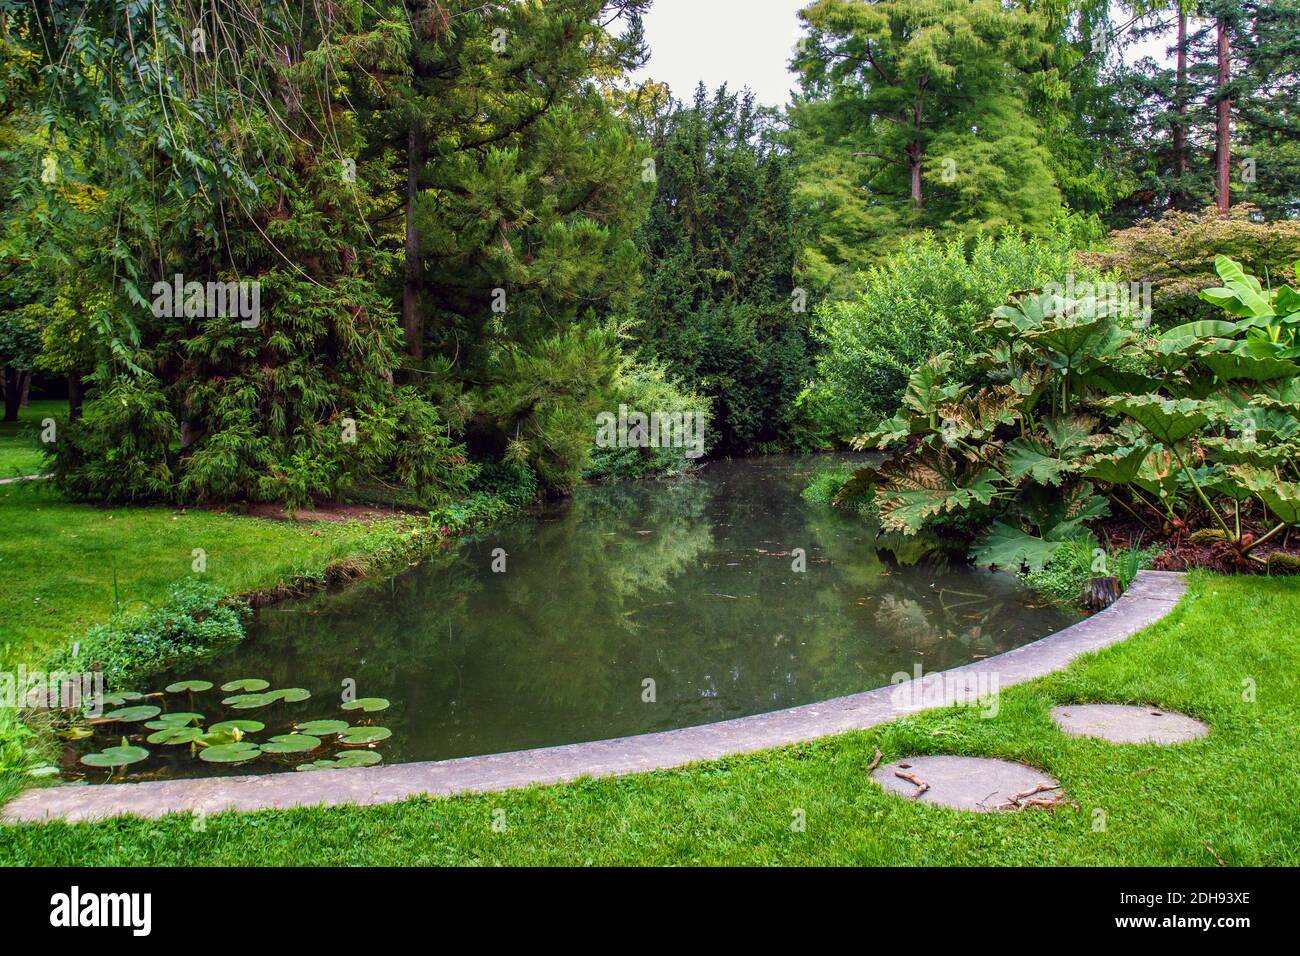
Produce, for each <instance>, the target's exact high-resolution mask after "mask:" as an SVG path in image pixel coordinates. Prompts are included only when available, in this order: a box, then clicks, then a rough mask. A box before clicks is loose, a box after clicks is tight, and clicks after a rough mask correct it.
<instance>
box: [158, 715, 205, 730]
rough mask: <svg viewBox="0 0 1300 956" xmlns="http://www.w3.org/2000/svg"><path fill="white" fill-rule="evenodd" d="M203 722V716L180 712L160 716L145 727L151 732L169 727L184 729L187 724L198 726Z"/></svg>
mask: <svg viewBox="0 0 1300 956" xmlns="http://www.w3.org/2000/svg"><path fill="white" fill-rule="evenodd" d="M202 722H203V715H202V714H195V713H192V712H190V711H182V710H178V711H172V712H170V713H166V714H159V715H158V716H157V717H156V718H155V719H154V720H150V721H148V722H146V723H145V726H146V727H148V728H149V729H150V730H165V729H166V728H168V727H184V726H185V725H187V724H198V723H202Z"/></svg>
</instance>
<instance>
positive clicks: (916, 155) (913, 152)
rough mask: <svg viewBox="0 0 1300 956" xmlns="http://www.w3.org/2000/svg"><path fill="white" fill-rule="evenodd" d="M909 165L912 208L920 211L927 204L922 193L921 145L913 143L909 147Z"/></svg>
mask: <svg viewBox="0 0 1300 956" xmlns="http://www.w3.org/2000/svg"><path fill="white" fill-rule="evenodd" d="M907 165H908V166H909V167H910V169H911V171H912V206H913V208H915V209H917V210H918V211H919V210H920V209H921V207H922V206H923V205H924V204H925V196H924V195H923V194H922V192H921V143H920V142H919V141H917V142H913V143H912V144H911V145H910V146H908V147H907Z"/></svg>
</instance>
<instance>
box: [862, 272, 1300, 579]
mask: <svg viewBox="0 0 1300 956" xmlns="http://www.w3.org/2000/svg"><path fill="white" fill-rule="evenodd" d="M1216 266H1217V270H1218V274H1219V276H1220V279H1221V281H1222V283H1223V285H1222V286H1220V287H1216V288H1212V289H1208V290H1205V291H1204V292H1202V296H1203V297H1204V298H1205V300H1206V301H1207V302H1210V303H1212V304H1214V305H1215V306H1216V307H1218V308H1219V309H1221V310H1224V311H1226V312H1227V316H1226V317H1222V318H1220V319H1217V320H1213V321H1198V322H1193V323H1189V324H1186V325H1181V326H1177V327H1175V328H1173V329H1170V330H1168V331H1165V332H1163V333H1161V334H1159V335H1155V334H1150V333H1149V331H1148V330H1145V329H1140V328H1139V329H1138V330H1135V329H1134V327H1133V322H1132V317H1131V316H1127V315H1124V314H1122V313H1117V312H1116V311H1115V310H1114V309H1113V308H1111V306H1110V304H1109V303H1107V302H1105V301H1101V300H1097V299H1091V298H1089V299H1067V298H1064V297H1062V296H1059V295H1055V294H1044V293H1021V294H1018V295H1016V296H1014V297H1013V299H1012V301H1011V302H1010V303H1009V304H1007V305H1004V306H1001V307H999V308H998V309H995V310H994V312H993V314H992V316H991V318H990V319H989V321H988V322H987V323H986V325H985V328H986V330H987V331H988V333H989V334H990V335H991V336H992V337H993V338H994V339H995V344H994V346H993V347H992V348H991V349H989V350H988V351H987V352H986V353H984V354H983V355H981V356H979V357H977V359H976V360H975V365H976V367H977V368H979V369H981V370H982V373H981V374H979V375H978V376H975V377H972V378H968V379H967V380H965V381H963V380H961V379H959V378H955V377H954V376H952V375H951V371H952V363H951V360H950V358H949V357H948V356H947V355H939V356H936V357H935V358H933V359H931V360H930V361H929V362H928V363H927V364H926V365H925V366H924V367H923V368H922V369H920V370H919V371H918V372H916V373H915V374H914V375H913V376H912V377H911V379H910V380H909V382H908V388H907V392H906V394H905V396H904V398H903V404H902V407H901V408H900V409H899V412H898V414H897V415H895V416H894V417H893V418H891V419H889V420H888V421H887V422H885V423H884V424H883V425H882V426H881V427H880V428H878V429H877V430H875V431H873V432H870V433H867V434H865V435H862V436H861V437H860V438H859V439H858V440H857V444H858V445H859V446H860V447H862V448H874V449H879V450H882V451H886V452H887V453H888V454H887V455H886V456H885V458H884V460H883V461H882V462H880V463H879V464H878V465H873V466H869V467H866V468H863V469H861V470H860V471H859V472H857V473H856V474H855V476H854V478H853V480H852V481H850V482H849V484H848V485H846V488H852V489H853V490H854V491H856V492H860V491H861V490H862V489H863V488H864V487H866V488H869V489H870V491H871V493H872V494H873V496H874V502H875V505H876V508H877V510H878V513H879V516H880V522H881V525H882V527H883V528H884V529H885V530H887V531H893V532H898V533H902V534H916V533H918V532H920V531H922V530H924V529H931V530H940V531H946V532H954V531H955V532H958V533H960V534H962V535H964V536H968V537H973V538H974V541H973V545H972V550H971V556H972V558H973V559H974V560H976V561H978V562H980V563H984V564H990V565H994V566H1000V567H1004V568H1019V567H1022V566H1026V567H1029V568H1040V567H1042V566H1043V565H1044V564H1045V563H1046V562H1047V561H1048V560H1049V559H1050V558H1051V557H1052V556H1053V555H1054V554H1055V552H1056V551H1057V550H1058V549H1059V548H1061V547H1062V546H1064V545H1065V544H1066V543H1067V542H1070V541H1075V540H1079V539H1083V540H1087V541H1091V540H1092V532H1091V531H1090V530H1089V528H1088V522H1089V521H1090V520H1092V519H1097V518H1100V517H1102V516H1104V515H1107V514H1115V513H1119V512H1122V513H1123V514H1124V515H1126V516H1128V517H1129V518H1131V519H1132V521H1133V522H1135V526H1136V527H1138V528H1140V529H1142V530H1144V531H1145V532H1146V533H1148V534H1150V535H1152V536H1155V537H1158V538H1161V539H1165V538H1169V537H1173V538H1175V539H1178V538H1180V537H1182V536H1186V535H1190V537H1191V540H1192V541H1193V542H1194V543H1196V544H1211V545H1213V546H1214V548H1215V549H1216V550H1217V552H1218V555H1219V558H1220V559H1221V560H1222V561H1224V562H1225V563H1228V564H1230V565H1231V566H1239V567H1251V566H1252V565H1259V566H1266V565H1267V564H1268V561H1267V559H1265V558H1263V557H1261V555H1262V554H1264V553H1265V552H1263V551H1260V549H1261V548H1262V547H1263V546H1264V545H1265V544H1267V543H1268V542H1270V541H1271V540H1273V539H1275V538H1276V537H1277V536H1278V535H1280V534H1281V533H1282V532H1285V531H1286V530H1287V529H1288V528H1290V527H1293V526H1294V525H1295V524H1296V523H1297V522H1298V521H1300V482H1297V478H1300V471H1297V465H1296V451H1297V438H1298V437H1300V365H1297V364H1296V362H1295V361H1294V359H1296V358H1300V292H1297V291H1296V289H1295V288H1293V287H1291V286H1279V287H1276V288H1274V289H1271V290H1266V289H1264V288H1263V287H1262V286H1261V285H1260V283H1259V282H1258V280H1256V279H1255V278H1254V277H1252V276H1250V275H1248V274H1247V273H1245V272H1243V271H1242V269H1241V267H1240V265H1239V264H1237V263H1235V262H1233V261H1232V260H1230V259H1228V258H1226V257H1220V258H1219V260H1218V262H1217V263H1216ZM1295 269H1296V273H1295V275H1296V276H1297V278H1300V262H1298V263H1296V265H1295ZM1288 566H1289V565H1288Z"/></svg>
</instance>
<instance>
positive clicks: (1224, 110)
mask: <svg viewBox="0 0 1300 956" xmlns="http://www.w3.org/2000/svg"><path fill="white" fill-rule="evenodd" d="M1215 26H1216V29H1217V31H1218V39H1219V103H1218V119H1219V128H1218V157H1217V159H1218V164H1217V165H1218V184H1217V191H1216V198H1217V200H1218V204H1219V215H1220V216H1226V215H1227V214H1228V203H1229V197H1228V187H1229V185H1230V180H1231V178H1232V177H1231V169H1230V167H1229V164H1228V161H1229V158H1230V157H1229V146H1228V140H1229V138H1230V136H1231V111H1232V101H1231V100H1229V99H1228V96H1227V92H1226V91H1227V86H1228V81H1229V79H1230V78H1231V68H1232V64H1231V58H1230V55H1229V51H1228V21H1227V20H1225V19H1224V18H1223V17H1219V19H1218V21H1217V23H1216V25H1215Z"/></svg>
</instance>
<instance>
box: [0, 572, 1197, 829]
mask: <svg viewBox="0 0 1300 956" xmlns="http://www.w3.org/2000/svg"><path fill="white" fill-rule="evenodd" d="M1185 589H1186V581H1185V579H1184V576H1183V575H1181V574H1177V573H1173V572H1165V571H1141V572H1139V573H1138V576H1137V578H1136V580H1134V582H1133V584H1132V585H1131V586H1130V588H1129V589H1128V591H1127V592H1126V593H1125V594H1124V596H1123V597H1122V598H1120V599H1119V600H1118V601H1116V602H1115V603H1114V604H1112V605H1111V606H1110V607H1109V608H1107V609H1106V610H1104V611H1102V612H1100V613H1098V614H1095V615H1093V616H1092V617H1090V618H1088V619H1086V620H1083V621H1080V622H1079V623H1078V624H1075V625H1074V626H1072V627H1068V628H1066V629H1065V630H1063V631H1058V632H1057V633H1055V634H1052V635H1049V636H1048V637H1045V638H1043V639H1042V640H1039V641H1035V642H1034V643H1032V644H1026V645H1024V646H1022V647H1018V648H1016V649H1014V650H1011V651H1007V652H1006V653H1005V654H999V655H997V656H995V657H989V658H986V659H985V660H982V661H976V662H975V663H973V664H967V665H965V666H963V667H958V668H954V669H953V670H949V671H941V672H937V673H934V674H929V675H927V676H925V677H923V678H921V679H920V681H914V682H912V684H911V685H902V686H904V687H908V688H909V689H910V690H911V691H915V693H911V694H909V695H908V696H910V697H911V698H912V699H913V700H922V701H924V705H925V706H926V707H939V706H946V705H948V704H952V703H957V702H969V701H971V700H972V699H974V698H975V697H976V696H978V695H979V694H982V693H986V692H987V691H988V689H989V688H990V686H996V687H997V688H999V689H1000V688H1004V687H1010V686H1012V685H1013V684H1019V683H1022V682H1024V681H1027V680H1032V679H1034V678H1036V677H1041V676H1043V675H1044V674H1049V673H1051V672H1052V671H1056V670H1060V669H1061V668H1063V667H1065V666H1066V665H1067V664H1069V663H1070V661H1072V660H1074V658H1076V657H1078V656H1079V655H1080V654H1086V653H1088V652H1090V651H1096V650H1100V649H1101V648H1104V647H1110V646H1111V645H1112V644H1118V643H1119V642H1120V641H1123V640H1125V639H1126V638H1128V637H1131V636H1132V635H1134V634H1136V633H1137V632H1138V631H1140V630H1142V629H1143V628H1145V627H1146V626H1148V625H1149V624H1153V623H1155V622H1156V621H1158V620H1160V619H1161V618H1162V617H1164V616H1165V615H1166V614H1168V613H1169V612H1170V611H1171V610H1172V609H1173V607H1174V605H1175V604H1177V603H1178V600H1179V598H1181V597H1182V595H1183V592H1184V590H1185ZM895 691H896V689H895V688H894V687H881V688H877V689H876V690H871V691H867V692H865V693H861V694H854V695H852V696H850V697H840V698H837V699H835V700H829V701H825V702H823V703H818V704H806V705H804V706H802V707H792V708H790V709H788V710H779V711H774V712H772V713H768V714H756V715H754V716H752V717H741V718H738V719H736V720H728V721H723V722H721V723H716V724H705V725H704V726H701V727H685V728H682V729H680V730H668V731H663V732H661V733H654V734H643V735H641V736H637V737H620V738H617V739H614V740H598V741H593V742H591V743H582V744H568V745H566V746H561V747H545V748H541V749H537V750H525V751H520V752H517V753H507V754H491V755H488V756H482V757H461V758H457V759H455V760H443V761H436V762H425V763H406V764H392V765H383V766H377V767H359V768H356V769H352V770H317V771H315V772H313V773H309V774H307V773H279V774H261V775H249V776H241V777H218V778H208V779H204V780H167V781H160V782H149V783H122V784H111V785H103V786H83V787H44V788H37V789H31V790H28V791H26V792H25V793H23V794H21V795H19V796H18V797H17V798H15V799H14V800H12V801H10V802H9V803H8V804H7V805H6V806H5V807H4V808H3V810H2V811H0V820H3V821H4V822H7V823H15V822H20V821H41V820H52V819H61V820H68V821H76V820H96V819H103V818H106V817H113V816H120V815H123V814H134V815H138V816H143V817H158V816H162V815H163V814H165V813H172V812H184V811H201V812H203V813H207V814H211V813H217V812H220V811H222V810H262V809H268V808H279V807H301V806H319V805H330V806H336V805H341V804H357V805H362V806H364V805H369V804H377V803H395V802H397V801H400V800H405V799H407V798H408V797H412V796H416V795H420V794H427V795H431V796H450V795H453V794H460V793H486V792H490V791H494V790H508V789H511V788H514V787H524V786H528V785H530V784H549V783H562V782H565V781H569V780H576V779H578V778H579V777H585V776H591V777H605V776H613V775H618V774H629V773H639V772H643V771H648V770H666V769H670V768H674V767H680V766H683V765H684V764H689V763H694V762H696V761H700V760H714V759H717V758H720V757H726V756H731V755H733V754H743V753H752V752H754V751H758V750H767V749H770V748H772V747H782V746H786V745H789V744H795V743H802V742H804V741H808V740H813V739H816V738H818V737H826V736H830V735H832V734H840V733H844V732H846V731H850V730H865V729H867V728H870V727H875V726H877V725H879V724H883V723H888V722H889V721H891V720H894V719H896V718H898V717H900V716H902V715H903V714H906V713H911V712H914V710H915V709H916V708H915V706H907V704H906V702H904V701H900V695H898V694H896V692H895Z"/></svg>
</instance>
